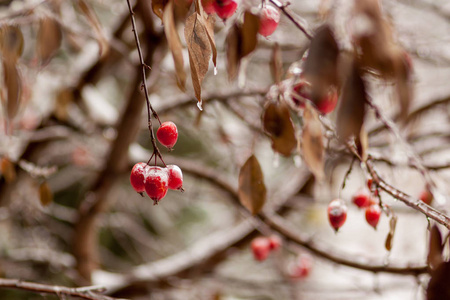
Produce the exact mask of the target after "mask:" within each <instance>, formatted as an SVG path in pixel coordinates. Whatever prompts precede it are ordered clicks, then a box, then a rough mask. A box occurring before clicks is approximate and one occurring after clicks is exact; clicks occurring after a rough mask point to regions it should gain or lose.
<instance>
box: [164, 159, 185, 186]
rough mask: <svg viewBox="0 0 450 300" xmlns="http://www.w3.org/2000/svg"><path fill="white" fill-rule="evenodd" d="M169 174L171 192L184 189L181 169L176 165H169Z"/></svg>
mask: <svg viewBox="0 0 450 300" xmlns="http://www.w3.org/2000/svg"><path fill="white" fill-rule="evenodd" d="M167 172H168V174H169V183H168V187H169V189H171V190H179V189H181V188H182V187H183V173H182V172H181V169H180V167H178V166H176V165H168V166H167Z"/></svg>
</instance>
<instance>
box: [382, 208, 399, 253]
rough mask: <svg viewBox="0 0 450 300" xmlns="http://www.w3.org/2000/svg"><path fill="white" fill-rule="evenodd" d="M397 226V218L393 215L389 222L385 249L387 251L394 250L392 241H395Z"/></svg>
mask: <svg viewBox="0 0 450 300" xmlns="http://www.w3.org/2000/svg"><path fill="white" fill-rule="evenodd" d="M396 226H397V216H395V215H393V216H392V217H391V220H390V221H389V233H388V235H387V237H386V241H385V243H384V247H385V248H386V250H387V251H391V250H392V240H393V239H394V233H395V228H396Z"/></svg>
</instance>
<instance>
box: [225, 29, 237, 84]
mask: <svg viewBox="0 0 450 300" xmlns="http://www.w3.org/2000/svg"><path fill="white" fill-rule="evenodd" d="M240 40H241V37H240V30H239V27H238V25H236V24H234V25H233V26H231V28H230V30H229V31H228V34H227V37H226V45H227V72H228V80H230V81H231V80H233V79H234V78H236V76H237V74H238V71H239V65H240V62H241V59H240V54H239V51H240V49H239V43H240Z"/></svg>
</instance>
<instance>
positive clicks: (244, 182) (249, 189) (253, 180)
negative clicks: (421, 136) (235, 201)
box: [238, 155, 267, 215]
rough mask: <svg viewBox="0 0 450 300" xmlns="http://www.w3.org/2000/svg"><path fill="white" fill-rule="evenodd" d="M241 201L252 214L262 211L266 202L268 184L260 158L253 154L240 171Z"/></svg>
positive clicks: (239, 191)
mask: <svg viewBox="0 0 450 300" xmlns="http://www.w3.org/2000/svg"><path fill="white" fill-rule="evenodd" d="M238 194H239V201H240V202H241V204H242V205H243V206H244V207H245V208H247V209H248V210H249V211H250V212H251V213H252V214H254V215H255V214H257V213H259V212H260V211H261V209H262V208H263V206H264V203H265V202H266V194H267V192H266V186H265V184H264V175H263V173H262V170H261V166H260V165H259V162H258V159H257V158H256V157H255V156H254V155H252V156H250V157H249V158H248V159H247V161H246V162H245V164H244V165H243V166H242V168H241V170H240V172H239V190H238Z"/></svg>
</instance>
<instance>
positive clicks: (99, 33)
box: [78, 0, 109, 57]
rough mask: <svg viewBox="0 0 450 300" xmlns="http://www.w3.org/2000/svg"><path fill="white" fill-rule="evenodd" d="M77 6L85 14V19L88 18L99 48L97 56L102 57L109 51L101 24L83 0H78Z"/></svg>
mask: <svg viewBox="0 0 450 300" xmlns="http://www.w3.org/2000/svg"><path fill="white" fill-rule="evenodd" d="M78 6H79V7H80V9H81V11H82V12H83V14H84V15H85V16H86V19H87V20H88V22H89V24H90V25H91V26H92V28H93V29H94V33H95V36H96V39H97V43H98V48H99V49H98V53H99V56H100V57H104V56H105V55H106V54H107V53H108V51H109V43H108V39H107V38H106V36H105V34H104V32H103V29H102V25H101V24H100V21H99V20H98V18H97V15H96V14H95V12H94V10H93V9H92V8H91V7H90V6H89V5H88V4H87V3H86V1H85V0H78Z"/></svg>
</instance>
